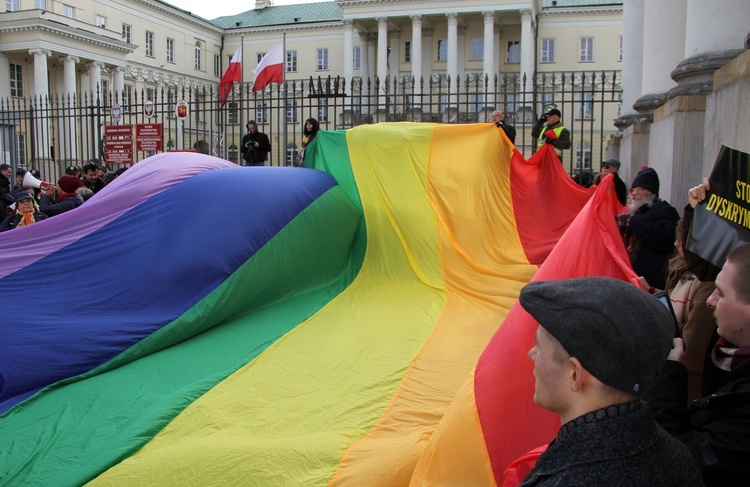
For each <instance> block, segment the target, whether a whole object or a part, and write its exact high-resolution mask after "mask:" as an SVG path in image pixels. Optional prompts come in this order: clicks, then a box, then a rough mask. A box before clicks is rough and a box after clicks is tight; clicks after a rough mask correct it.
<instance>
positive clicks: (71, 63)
mask: <svg viewBox="0 0 750 487" xmlns="http://www.w3.org/2000/svg"><path fill="white" fill-rule="evenodd" d="M60 61H61V62H62V63H63V96H65V99H66V100H67V99H68V97H70V99H71V100H72V99H73V98H74V97H75V94H76V91H77V90H76V64H77V63H79V62H80V61H81V60H80V59H78V58H77V57H75V56H62V57H61V58H60Z"/></svg>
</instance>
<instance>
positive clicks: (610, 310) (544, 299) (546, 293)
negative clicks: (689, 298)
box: [519, 277, 674, 396]
mask: <svg viewBox="0 0 750 487" xmlns="http://www.w3.org/2000/svg"><path fill="white" fill-rule="evenodd" d="M519 301H520V303H521V306H523V308H524V309H525V310H526V311H528V312H529V314H530V315H531V316H533V317H534V319H535V320H536V321H538V322H539V324H540V325H541V326H542V328H544V329H545V330H547V331H548V332H549V333H550V335H552V336H554V337H555V338H556V339H557V341H559V342H560V344H561V345H562V346H563V348H565V350H566V351H567V352H568V354H570V356H572V357H575V358H577V359H578V360H579V361H580V362H581V365H583V367H584V368H585V369H586V370H587V371H589V372H590V373H591V374H593V375H594V377H596V378H597V379H599V380H600V381H602V382H603V383H605V384H607V385H609V386H612V387H614V388H615V389H619V390H621V391H625V392H627V393H630V394H634V395H636V396H638V395H640V394H641V393H642V392H643V391H644V390H646V388H647V387H648V386H649V385H650V384H651V383H652V382H653V381H654V379H655V378H656V376H657V375H658V373H659V371H660V370H661V367H662V365H663V364H664V362H665V360H666V359H667V355H668V354H669V351H670V350H671V349H672V338H673V336H674V321H673V318H672V315H671V314H670V312H669V310H667V308H666V307H665V306H664V305H663V304H662V303H660V302H659V300H658V299H657V298H655V297H653V296H652V295H650V294H649V293H647V292H646V291H643V290H641V289H638V288H637V287H635V286H633V285H631V284H628V283H626V282H623V281H620V280H617V279H612V278H609V277H582V278H576V279H565V280H559V281H537V282H532V283H530V284H528V285H526V286H525V287H524V288H523V289H522V290H521V294H520V297H519Z"/></svg>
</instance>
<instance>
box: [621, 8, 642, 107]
mask: <svg viewBox="0 0 750 487" xmlns="http://www.w3.org/2000/svg"><path fill="white" fill-rule="evenodd" d="M644 2H645V0H628V1H627V2H625V3H624V4H623V15H622V17H623V18H622V109H621V114H622V115H632V114H635V113H636V111H635V109H634V108H633V104H634V103H635V101H636V100H637V99H638V98H639V97H640V96H641V81H642V76H643V8H644V7H643V3H644Z"/></svg>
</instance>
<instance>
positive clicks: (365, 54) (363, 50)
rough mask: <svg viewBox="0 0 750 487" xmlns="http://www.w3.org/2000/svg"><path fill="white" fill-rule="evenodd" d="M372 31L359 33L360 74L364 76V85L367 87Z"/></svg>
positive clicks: (361, 76)
mask: <svg viewBox="0 0 750 487" xmlns="http://www.w3.org/2000/svg"><path fill="white" fill-rule="evenodd" d="M369 44H370V33H369V32H360V33H359V76H360V78H362V86H363V88H364V89H366V88H367V80H368V79H369V78H370V55H369V54H370V50H369Z"/></svg>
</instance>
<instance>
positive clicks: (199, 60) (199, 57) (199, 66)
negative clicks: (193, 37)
mask: <svg viewBox="0 0 750 487" xmlns="http://www.w3.org/2000/svg"><path fill="white" fill-rule="evenodd" d="M195 69H196V71H202V70H203V46H202V45H201V41H195Z"/></svg>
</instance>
